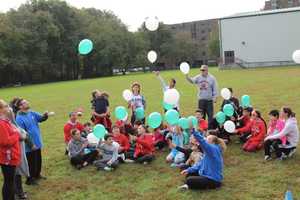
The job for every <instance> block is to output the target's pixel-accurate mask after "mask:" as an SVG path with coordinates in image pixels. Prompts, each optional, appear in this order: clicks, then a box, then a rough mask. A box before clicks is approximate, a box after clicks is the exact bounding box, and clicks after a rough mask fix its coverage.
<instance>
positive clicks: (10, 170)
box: [1, 165, 16, 200]
mask: <svg viewBox="0 0 300 200" xmlns="http://www.w3.org/2000/svg"><path fill="white" fill-rule="evenodd" d="M1 169H2V174H3V177H4V180H3V187H2V199H3V200H15V191H14V186H15V173H16V167H15V166H10V165H1Z"/></svg>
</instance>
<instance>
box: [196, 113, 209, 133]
mask: <svg viewBox="0 0 300 200" xmlns="http://www.w3.org/2000/svg"><path fill="white" fill-rule="evenodd" d="M195 117H196V118H197V119H198V125H199V127H198V128H199V130H200V132H202V133H204V132H206V131H207V129H208V122H207V121H206V120H205V119H204V118H203V117H204V112H203V110H201V109H198V110H196V112H195Z"/></svg>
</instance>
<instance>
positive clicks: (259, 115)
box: [253, 110, 268, 130]
mask: <svg viewBox="0 0 300 200" xmlns="http://www.w3.org/2000/svg"><path fill="white" fill-rule="evenodd" d="M253 111H254V112H256V114H257V117H258V118H259V119H261V120H262V121H263V122H264V125H265V128H266V129H265V130H267V127H268V126H267V123H266V121H265V120H264V119H263V118H262V116H261V112H260V111H258V110H253Z"/></svg>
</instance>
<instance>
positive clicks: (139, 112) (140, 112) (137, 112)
mask: <svg viewBox="0 0 300 200" xmlns="http://www.w3.org/2000/svg"><path fill="white" fill-rule="evenodd" d="M135 117H136V119H137V120H142V119H144V118H145V111H144V109H143V108H142V107H140V108H137V109H136V110H135Z"/></svg>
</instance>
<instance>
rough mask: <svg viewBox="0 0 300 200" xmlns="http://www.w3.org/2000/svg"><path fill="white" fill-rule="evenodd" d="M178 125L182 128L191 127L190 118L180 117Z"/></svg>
mask: <svg viewBox="0 0 300 200" xmlns="http://www.w3.org/2000/svg"><path fill="white" fill-rule="evenodd" d="M178 125H179V126H180V127H181V128H182V129H188V128H189V120H188V119H187V118H184V117H182V118H180V119H179V121H178Z"/></svg>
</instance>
